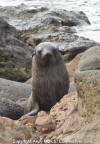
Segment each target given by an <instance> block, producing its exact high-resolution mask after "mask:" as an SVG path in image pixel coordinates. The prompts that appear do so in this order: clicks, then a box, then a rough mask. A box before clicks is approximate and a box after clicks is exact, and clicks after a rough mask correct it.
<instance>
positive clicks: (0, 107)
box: [0, 98, 24, 120]
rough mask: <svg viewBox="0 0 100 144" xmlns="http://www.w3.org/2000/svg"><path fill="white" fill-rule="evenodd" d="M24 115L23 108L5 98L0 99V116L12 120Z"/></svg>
mask: <svg viewBox="0 0 100 144" xmlns="http://www.w3.org/2000/svg"><path fill="white" fill-rule="evenodd" d="M23 114H24V108H22V107H21V106H20V105H18V104H16V103H15V102H13V101H11V100H8V99H6V98H0V116H3V117H8V118H11V119H13V120H17V119H19V118H20V117H21V116H22V115H23Z"/></svg>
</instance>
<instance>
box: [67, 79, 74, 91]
mask: <svg viewBox="0 0 100 144" xmlns="http://www.w3.org/2000/svg"><path fill="white" fill-rule="evenodd" d="M75 91H76V87H75V83H74V81H72V82H70V85H69V91H68V93H72V92H75Z"/></svg>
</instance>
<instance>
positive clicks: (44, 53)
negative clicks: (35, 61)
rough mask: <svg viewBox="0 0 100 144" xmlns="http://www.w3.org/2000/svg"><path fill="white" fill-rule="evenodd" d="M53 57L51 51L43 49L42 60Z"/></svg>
mask: <svg viewBox="0 0 100 144" xmlns="http://www.w3.org/2000/svg"><path fill="white" fill-rule="evenodd" d="M52 55H53V50H52V49H50V48H49V49H44V50H43V53H42V57H43V58H50V57H52Z"/></svg>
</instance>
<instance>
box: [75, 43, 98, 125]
mask: <svg viewBox="0 0 100 144" xmlns="http://www.w3.org/2000/svg"><path fill="white" fill-rule="evenodd" d="M75 83H76V88H77V92H78V109H79V115H80V123H81V125H85V124H86V123H88V122H91V121H93V120H95V119H97V118H98V117H100V46H97V47H92V48H90V49H89V50H87V51H86V52H85V53H84V55H83V56H82V57H81V59H80V62H79V65H78V69H77V70H76V73H75Z"/></svg>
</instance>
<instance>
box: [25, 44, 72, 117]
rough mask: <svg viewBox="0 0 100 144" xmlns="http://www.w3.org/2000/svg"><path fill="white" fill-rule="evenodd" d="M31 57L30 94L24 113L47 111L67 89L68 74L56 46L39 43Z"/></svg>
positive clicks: (33, 113)
mask: <svg viewBox="0 0 100 144" xmlns="http://www.w3.org/2000/svg"><path fill="white" fill-rule="evenodd" d="M35 50H36V51H35V55H34V56H33V59H32V94H31V96H30V97H29V100H28V104H27V108H26V112H25V113H26V115H35V114H37V112H38V111H39V110H45V111H49V110H50V109H51V107H52V106H54V105H55V104H56V103H57V102H58V101H59V100H60V99H61V98H62V97H63V96H64V95H65V94H67V93H68V90H69V75H68V72H67V69H66V66H65V64H64V60H63V58H62V56H61V54H60V52H59V50H58V48H57V47H56V46H55V45H54V44H53V43H51V42H44V43H40V44H39V45H38V46H37V47H36V49H35Z"/></svg>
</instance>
